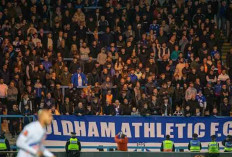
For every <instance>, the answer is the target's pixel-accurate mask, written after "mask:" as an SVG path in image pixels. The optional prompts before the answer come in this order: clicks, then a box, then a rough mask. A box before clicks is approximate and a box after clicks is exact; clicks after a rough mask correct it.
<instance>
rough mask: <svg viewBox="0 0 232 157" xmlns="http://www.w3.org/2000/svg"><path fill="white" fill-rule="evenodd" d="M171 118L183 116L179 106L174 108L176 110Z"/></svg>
mask: <svg viewBox="0 0 232 157" xmlns="http://www.w3.org/2000/svg"><path fill="white" fill-rule="evenodd" d="M173 116H183V113H182V111H181V108H180V106H176V110H175V112H174V113H173Z"/></svg>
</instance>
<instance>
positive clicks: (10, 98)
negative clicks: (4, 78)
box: [7, 81, 18, 112]
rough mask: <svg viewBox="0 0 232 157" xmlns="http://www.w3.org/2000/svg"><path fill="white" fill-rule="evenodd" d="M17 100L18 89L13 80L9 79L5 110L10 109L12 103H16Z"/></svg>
mask: <svg viewBox="0 0 232 157" xmlns="http://www.w3.org/2000/svg"><path fill="white" fill-rule="evenodd" d="M17 100H18V89H17V88H16V87H15V83H14V81H11V82H10V85H9V88H8V90H7V110H8V112H9V111H11V110H12V108H13V105H14V104H17Z"/></svg>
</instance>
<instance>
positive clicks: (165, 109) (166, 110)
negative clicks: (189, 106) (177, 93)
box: [161, 97, 172, 116]
mask: <svg viewBox="0 0 232 157" xmlns="http://www.w3.org/2000/svg"><path fill="white" fill-rule="evenodd" d="M161 113H162V116H171V115H172V109H171V106H170V104H169V102H168V98H167V97H165V98H164V103H163V105H162V106H161Z"/></svg>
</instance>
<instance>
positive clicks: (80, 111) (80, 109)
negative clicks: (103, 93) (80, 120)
mask: <svg viewBox="0 0 232 157" xmlns="http://www.w3.org/2000/svg"><path fill="white" fill-rule="evenodd" d="M85 113H86V110H85V108H84V106H83V104H82V102H79V103H78V105H77V106H76V107H75V109H74V115H76V116H83V115H85Z"/></svg>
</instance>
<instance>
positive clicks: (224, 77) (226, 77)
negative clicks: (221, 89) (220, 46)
mask: <svg viewBox="0 0 232 157" xmlns="http://www.w3.org/2000/svg"><path fill="white" fill-rule="evenodd" d="M227 79H229V75H227V74H226V70H225V69H223V70H222V73H221V74H220V75H219V76H218V80H220V81H222V82H225V81H226V80H227Z"/></svg>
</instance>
